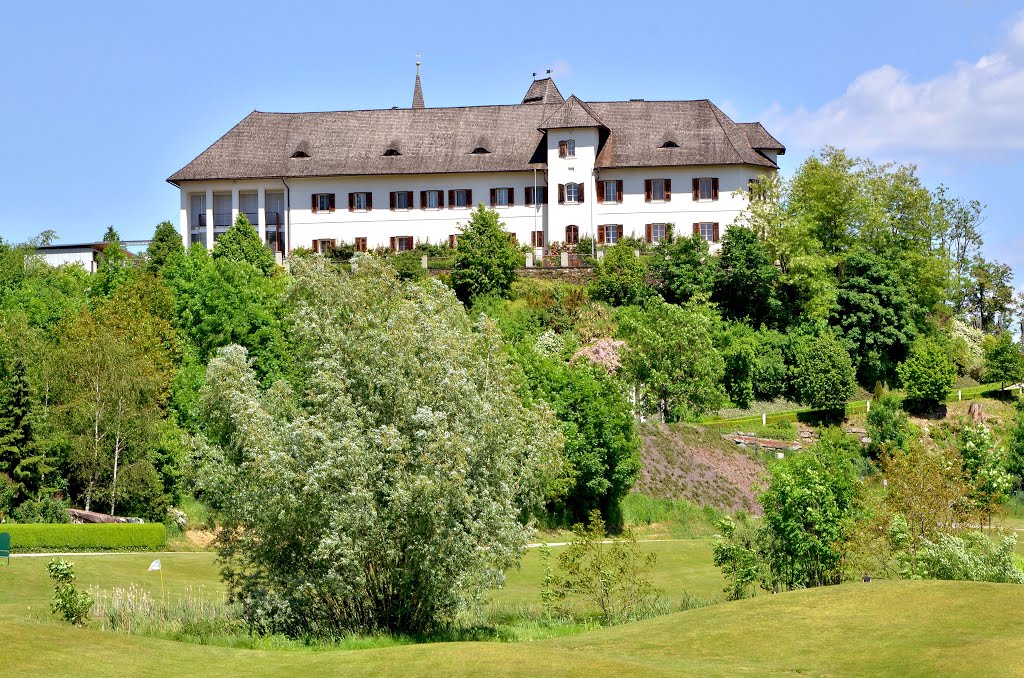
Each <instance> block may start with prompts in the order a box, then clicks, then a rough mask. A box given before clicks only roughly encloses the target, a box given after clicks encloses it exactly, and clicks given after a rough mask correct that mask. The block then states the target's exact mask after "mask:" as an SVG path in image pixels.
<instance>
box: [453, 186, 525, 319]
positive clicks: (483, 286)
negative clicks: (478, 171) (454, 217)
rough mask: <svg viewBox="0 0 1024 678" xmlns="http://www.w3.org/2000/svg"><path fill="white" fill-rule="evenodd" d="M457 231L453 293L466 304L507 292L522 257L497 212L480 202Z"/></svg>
mask: <svg viewBox="0 0 1024 678" xmlns="http://www.w3.org/2000/svg"><path fill="white" fill-rule="evenodd" d="M460 231H461V232H460V233H459V241H458V243H459V244H458V246H457V247H456V248H455V262H454V264H453V266H452V277H451V282H452V289H454V290H455V294H456V295H458V297H459V299H460V300H461V301H462V302H463V303H465V304H468V303H470V302H471V301H472V300H473V299H474V298H475V297H478V296H481V295H488V294H493V295H497V296H500V297H504V296H506V295H507V294H508V290H509V287H510V286H511V285H512V281H513V280H515V278H516V268H518V267H519V266H521V265H522V261H523V259H522V255H521V254H520V253H519V248H518V247H517V246H516V243H515V241H514V240H513V239H512V238H511V237H510V236H509V234H508V232H507V231H505V224H504V223H502V222H501V221H499V219H498V213H497V212H495V211H494V210H490V209H487V208H486V207H484V205H483V203H481V204H480V205H479V207H477V208H476V209H475V210H473V212H472V213H471V214H470V217H469V222H468V223H467V224H466V225H465V226H463V227H461V228H460Z"/></svg>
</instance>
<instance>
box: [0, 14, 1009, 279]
mask: <svg viewBox="0 0 1024 678" xmlns="http://www.w3.org/2000/svg"><path fill="white" fill-rule="evenodd" d="M659 4H660V3H654V4H640V3H622V2H617V3H601V2H590V3H584V4H582V5H581V4H578V3H575V4H570V3H532V2H520V3H516V4H515V5H507V4H506V5H504V6H502V7H493V6H490V5H488V4H486V3H479V2H466V3H407V2H391V3H387V4H385V3H360V4H359V6H351V5H349V3H330V2H309V3H301V2H292V3H280V2H277V3H271V2H260V1H250V2H244V3H243V2H233V3H215V2H208V3H191V2H176V3H138V2H133V3H128V2H120V3H119V2H99V3H78V2H76V3H45V2H36V3H27V2H15V1H13V0H12V1H9V2H7V3H5V4H4V7H3V9H2V14H0V17H2V19H0V91H2V92H3V93H4V94H5V98H4V99H5V100H4V102H3V105H0V130H2V132H0V134H2V135H3V142H2V144H0V149H2V152H3V155H4V162H3V163H0V198H2V204H3V205H4V207H3V209H0V237H3V238H4V239H6V240H15V241H18V240H24V239H26V238H28V237H31V236H32V235H34V234H36V233H38V232H40V231H42V230H43V229H48V228H49V229H54V230H55V231H57V233H58V234H59V235H60V237H61V240H62V241H63V242H75V241H82V240H94V239H98V238H99V237H100V236H101V235H102V233H103V231H104V229H105V228H106V226H107V225H108V224H113V225H114V226H115V227H116V228H117V229H118V230H119V231H120V233H121V235H122V237H124V238H147V237H149V236H150V234H151V233H152V230H153V227H154V226H155V224H156V223H157V222H159V221H161V220H163V219H171V220H172V221H174V222H175V223H176V222H177V219H178V194H177V191H176V190H175V189H174V188H173V187H172V186H170V185H169V184H167V183H166V182H165V179H166V178H167V177H168V176H169V175H170V174H172V173H173V172H174V171H176V170H177V169H178V168H180V167H181V166H182V165H184V164H185V163H187V162H188V161H189V160H190V159H191V158H193V157H194V156H195V155H197V154H198V153H199V152H201V151H202V150H203V149H204V148H205V147H206V146H208V145H209V144H210V143H212V142H213V141H214V140H216V139H217V137H219V136H220V135H221V134H223V133H224V132H225V131H227V130H228V129H229V128H230V127H231V126H232V125H234V124H235V123H236V122H238V121H239V120H241V119H242V118H243V117H244V116H245V115H246V114H247V113H248V112H250V111H252V110H253V109H257V110H264V111H304V110H338V109H352V108H378V107H390V106H408V105H409V102H410V100H411V95H412V83H413V78H414V63H413V62H414V55H415V53H416V52H417V50H419V51H420V52H422V54H423V70H422V77H423V86H424V93H425V98H426V102H427V105H428V106H452V105H470V104H493V103H514V102H518V101H519V100H520V99H521V97H522V95H523V93H524V92H525V91H526V88H527V87H528V86H529V83H530V79H531V73H532V72H534V71H537V72H541V71H543V70H545V69H547V68H550V69H552V70H553V76H554V77H555V79H556V82H557V83H558V86H559V88H560V89H561V90H562V93H563V94H565V95H566V96H568V95H569V94H570V93H575V94H577V95H578V96H580V97H581V98H583V99H585V100H592V101H606V100H618V99H629V98H646V99H699V98H708V99H711V100H712V101H714V102H716V103H717V104H718V105H719V106H721V107H722V108H723V109H724V110H725V111H726V112H727V113H729V114H730V115H731V116H732V117H733V118H734V119H735V120H737V121H749V120H762V121H764V122H765V124H766V125H768V127H769V129H770V130H771V131H772V132H773V133H775V134H776V136H778V137H779V139H780V140H781V141H782V142H783V143H784V144H786V145H787V147H788V148H789V152H788V153H787V155H786V156H784V157H783V163H782V167H783V171H786V172H791V171H792V170H793V168H794V167H795V166H796V165H797V164H799V162H800V161H801V160H802V159H803V158H804V157H806V155H807V153H809V152H811V151H813V150H814V149H816V148H820V147H821V146H822V145H825V144H833V145H837V146H843V147H846V148H847V149H848V150H849V151H850V152H851V153H853V154H858V155H865V156H868V157H870V158H872V159H873V160H876V161H888V160H895V161H899V162H915V163H917V164H918V165H919V168H920V174H921V176H922V177H923V178H924V179H925V181H926V182H927V183H928V184H929V185H930V186H935V185H937V184H939V183H944V184H946V185H947V186H948V187H949V188H950V189H951V191H952V192H953V193H954V194H959V195H962V196H964V197H967V198H976V199H978V200H980V201H982V202H983V203H985V204H986V205H987V206H988V208H987V210H986V215H987V220H986V222H985V225H984V228H985V232H986V251H987V253H988V254H989V255H990V256H993V257H995V258H998V259H1000V260H1002V261H1005V262H1007V263H1010V264H1011V265H1013V266H1014V268H1015V269H1016V271H1017V272H1018V276H1017V279H1018V282H1024V233H1022V229H1021V225H1022V224H1021V216H1020V214H1021V210H1020V207H1019V204H1020V201H1019V199H1018V194H1019V193H1020V190H1021V179H1022V177H1024V160H1022V157H1024V154H1022V150H1024V12H1022V7H1021V5H1020V4H1019V3H1014V2H1006V1H1001V0H991V1H986V0H960V1H956V0H933V1H932V2H929V3H920V4H918V3H909V2H908V3H901V2H885V3H883V2H876V1H874V0H867V1H863V2H859V3H823V2H813V3H812V2H806V3H795V2H794V3H768V2H763V1H760V2H733V3H729V4H727V5H723V4H719V5H714V4H711V5H705V8H703V9H702V8H701V6H700V5H699V4H698V3H671V4H669V3H665V4H666V5H668V6H667V7H659V6H658V5H659ZM777 5H781V6H777Z"/></svg>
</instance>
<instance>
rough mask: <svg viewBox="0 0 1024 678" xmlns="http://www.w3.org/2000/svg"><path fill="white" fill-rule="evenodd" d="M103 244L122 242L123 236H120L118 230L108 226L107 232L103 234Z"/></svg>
mask: <svg viewBox="0 0 1024 678" xmlns="http://www.w3.org/2000/svg"><path fill="white" fill-rule="evenodd" d="M103 242H121V236H120V235H118V233H117V229H115V228H114V227H113V226H107V231H106V233H104V234H103Z"/></svg>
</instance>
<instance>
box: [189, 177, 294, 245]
mask: <svg viewBox="0 0 1024 678" xmlns="http://www.w3.org/2000/svg"><path fill="white" fill-rule="evenodd" d="M213 192H214V191H213V189H212V188H207V189H206V249H213V231H214V222H213ZM238 193H239V189H237V188H232V189H231V223H232V224H233V223H235V220H236V219H238V212H239V209H238V202H239V201H238ZM190 195H191V194H190V193H189V192H188V191H186V190H184V189H183V190H182V191H181V222H180V223H181V237H182V240H184V242H185V246H186V247H188V245H189V244H190V243H191V241H192V224H191V218H190V214H191V210H190V207H191V206H190V205H189V196H190ZM256 211H257V215H258V219H257V221H258V223H257V224H256V228H257V230H258V231H259V234H260V242H266V241H267V190H266V188H264V187H263V186H260V187H258V188H257V189H256ZM283 222H284V223H283V224H282V225H281V226H279V228H281V227H282V226H283V228H284V229H285V232H286V233H287V232H288V230H287V229H288V212H287V210H285V212H284V215H283Z"/></svg>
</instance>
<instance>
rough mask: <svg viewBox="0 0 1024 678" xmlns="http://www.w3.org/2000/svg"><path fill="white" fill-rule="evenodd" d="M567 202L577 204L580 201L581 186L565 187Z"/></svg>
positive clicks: (567, 185) (569, 185)
mask: <svg viewBox="0 0 1024 678" xmlns="http://www.w3.org/2000/svg"><path fill="white" fill-rule="evenodd" d="M565 201H566V202H567V203H577V202H579V201H580V185H579V184H572V183H569V184H566V185H565Z"/></svg>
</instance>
